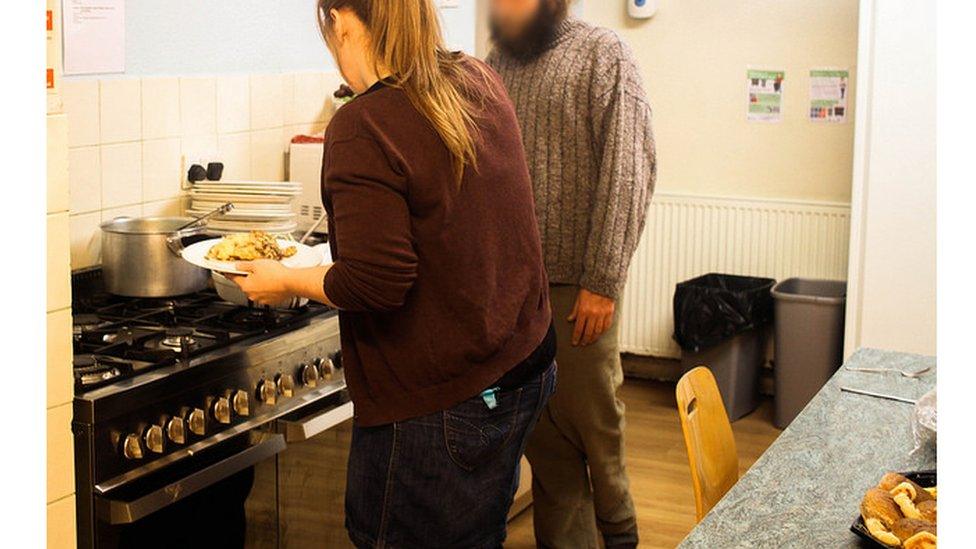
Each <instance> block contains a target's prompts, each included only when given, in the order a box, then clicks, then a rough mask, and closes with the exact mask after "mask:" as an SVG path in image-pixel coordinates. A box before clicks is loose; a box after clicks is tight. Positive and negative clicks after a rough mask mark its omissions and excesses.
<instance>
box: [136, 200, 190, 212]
mask: <svg viewBox="0 0 976 549" xmlns="http://www.w3.org/2000/svg"><path fill="white" fill-rule="evenodd" d="M142 215H143V216H145V217H179V216H182V215H183V197H177V198H170V199H167V200H157V201H155V202H146V203H145V204H143V205H142Z"/></svg>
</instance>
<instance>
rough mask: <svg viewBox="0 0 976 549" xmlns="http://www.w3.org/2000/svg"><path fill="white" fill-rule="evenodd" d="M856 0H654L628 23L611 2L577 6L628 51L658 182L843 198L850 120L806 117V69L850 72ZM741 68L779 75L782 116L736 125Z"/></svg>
mask: <svg viewBox="0 0 976 549" xmlns="http://www.w3.org/2000/svg"><path fill="white" fill-rule="evenodd" d="M857 2H858V0H722V1H716V0H660V3H659V9H658V12H657V14H656V15H655V16H654V17H653V18H652V19H649V20H643V21H637V20H634V19H631V18H630V17H628V16H627V13H626V3H625V2H623V1H621V0H585V1H584V2H583V14H584V19H586V20H587V21H589V22H591V23H594V24H597V25H601V26H605V27H609V28H612V29H614V30H616V31H617V32H618V33H620V35H621V36H623V37H624V39H625V40H626V41H627V43H628V44H629V45H630V47H631V48H632V49H633V50H634V52H635V53H636V55H637V59H638V61H639V63H640V67H641V71H642V74H643V77H644V82H645V85H646V87H647V91H648V94H649V95H650V99H651V106H652V107H653V109H654V131H655V134H656V137H657V144H658V159H659V162H660V165H659V169H658V188H659V190H661V191H668V192H680V193H694V194H702V195H707V196H716V195H719V196H736V197H747V198H774V199H798V200H823V201H830V202H841V203H846V202H847V201H848V200H849V199H850V181H851V160H852V152H851V151H852V144H853V138H854V125H853V124H852V123H850V122H848V123H847V124H840V125H828V124H814V123H811V122H808V121H807V113H808V107H807V102H808V100H809V91H808V90H809V76H808V75H809V70H810V69H811V68H817V67H838V68H850V69H851V70H852V71H854V74H855V75H856V70H855V69H856V67H855V64H856V56H857V19H858V9H857ZM750 65H753V66H755V67H757V68H774V69H783V70H785V71H786V84H785V90H786V92H785V93H786V96H785V114H784V120H783V121H782V122H781V123H779V124H762V123H750V122H747V121H746V114H745V109H746V92H745V87H746V82H745V71H746V69H747V67H748V66H750ZM852 91H853V92H854V95H855V96H856V93H857V90H856V89H855V90H852Z"/></svg>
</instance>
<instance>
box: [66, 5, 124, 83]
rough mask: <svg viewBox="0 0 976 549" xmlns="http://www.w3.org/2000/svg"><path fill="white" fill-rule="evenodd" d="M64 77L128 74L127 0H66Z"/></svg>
mask: <svg viewBox="0 0 976 549" xmlns="http://www.w3.org/2000/svg"><path fill="white" fill-rule="evenodd" d="M62 8H63V10H62V18H63V19H62V25H63V31H62V33H63V35H64V74H66V75H70V74H106V73H119V72H125V0H63V3H62Z"/></svg>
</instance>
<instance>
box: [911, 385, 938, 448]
mask: <svg viewBox="0 0 976 549" xmlns="http://www.w3.org/2000/svg"><path fill="white" fill-rule="evenodd" d="M937 412H938V406H937V405H936V396H935V389H932V390H931V391H929V392H927V393H925V394H924V395H922V398H920V399H918V402H916V403H915V409H914V410H913V411H912V436H913V437H914V438H915V449H914V450H913V452H917V451H918V450H920V449H922V448H925V447H932V448H935V446H936V413H937Z"/></svg>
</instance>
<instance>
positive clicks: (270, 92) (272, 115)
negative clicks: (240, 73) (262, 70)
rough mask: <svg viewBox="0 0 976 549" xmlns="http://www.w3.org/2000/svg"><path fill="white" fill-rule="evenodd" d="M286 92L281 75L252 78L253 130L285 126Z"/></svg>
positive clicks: (255, 76)
mask: <svg viewBox="0 0 976 549" xmlns="http://www.w3.org/2000/svg"><path fill="white" fill-rule="evenodd" d="M283 96H284V90H283V87H282V83H281V75H279V74H260V75H254V76H251V128H252V129H255V130H262V129H267V128H277V127H281V126H282V125H284V119H285V114H284V112H285V111H284V97H283Z"/></svg>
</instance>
